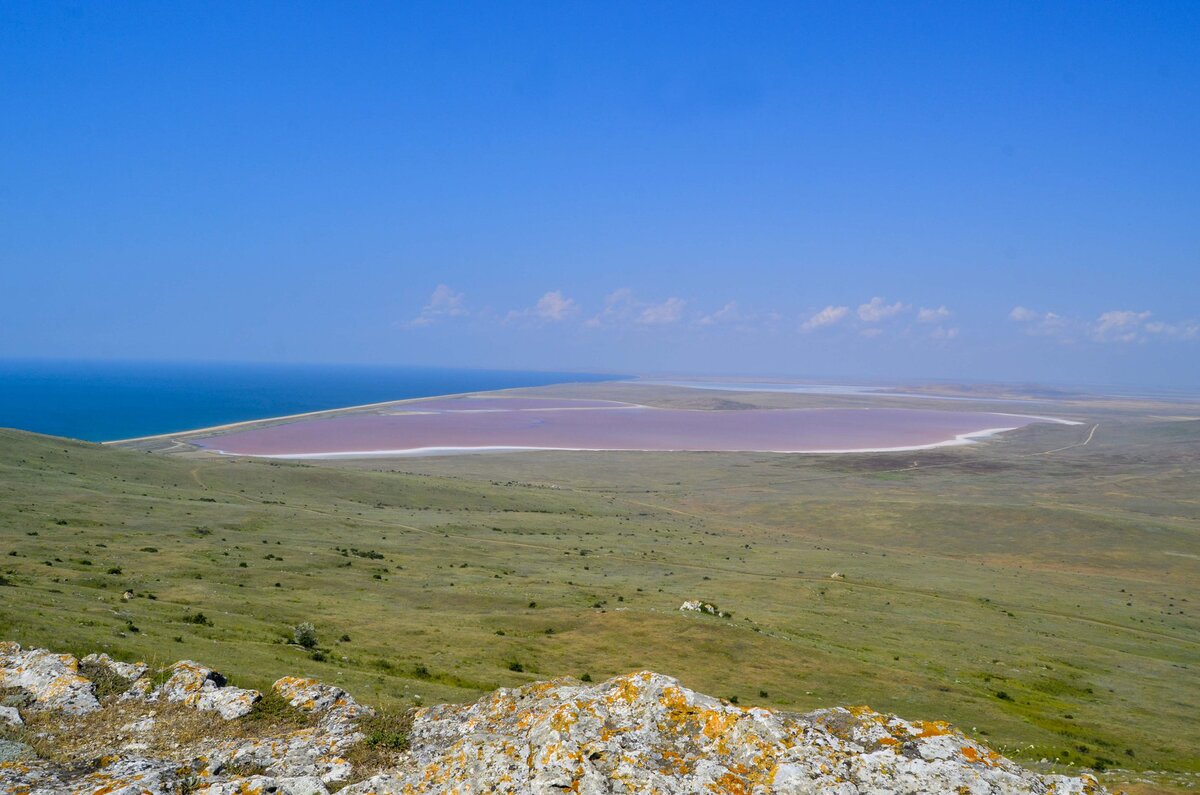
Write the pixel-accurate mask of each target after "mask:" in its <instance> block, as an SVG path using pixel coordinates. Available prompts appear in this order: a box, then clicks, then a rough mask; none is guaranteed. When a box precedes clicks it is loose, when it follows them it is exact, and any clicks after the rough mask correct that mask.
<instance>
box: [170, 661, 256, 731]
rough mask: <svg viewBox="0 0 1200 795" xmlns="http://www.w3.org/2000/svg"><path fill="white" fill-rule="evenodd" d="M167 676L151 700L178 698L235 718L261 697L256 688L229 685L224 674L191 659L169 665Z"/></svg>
mask: <svg viewBox="0 0 1200 795" xmlns="http://www.w3.org/2000/svg"><path fill="white" fill-rule="evenodd" d="M171 671H172V673H171V677H170V678H169V679H167V681H166V682H164V683H163V684H162V686H161V687H159V688H158V689H157V690H154V691H153V692H152V693H150V695H149V696H148V698H149V699H150V700H151V701H154V700H157V699H160V698H161V699H163V700H165V701H178V702H183V703H184V704H187V705H188V706H192V707H195V708H196V709H199V710H203V711H206V712H216V713H217V714H218V715H220V716H221V717H222V718H225V720H232V719H233V718H239V717H241V716H242V715H245V714H246V713H248V712H249V711H250V710H251V709H253V708H254V704H255V702H257V701H258V700H259V699H261V698H262V694H261V693H259V692H258V691H257V690H243V689H242V688H240V687H229V686H226V684H225V677H223V676H221V675H220V674H219V673H217V672H216V671H214V670H213V669H211V668H205V667H204V666H202V665H200V664H199V663H194V662H192V661H191V660H182V661H180V662H177V663H175V665H173V666H172V667H171Z"/></svg>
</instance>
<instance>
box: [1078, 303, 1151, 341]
mask: <svg viewBox="0 0 1200 795" xmlns="http://www.w3.org/2000/svg"><path fill="white" fill-rule="evenodd" d="M1149 319H1150V313H1149V312H1135V311H1133V310H1131V309H1114V310H1112V311H1109V312H1105V313H1104V314H1102V315H1101V316H1100V317H1099V318H1097V320H1096V322H1095V323H1094V324H1092V328H1091V335H1092V339H1094V340H1096V341H1098V342H1135V341H1137V340H1139V339H1142V337H1143V335H1142V325H1143V324H1144V323H1145V322H1146V321H1147V320H1149Z"/></svg>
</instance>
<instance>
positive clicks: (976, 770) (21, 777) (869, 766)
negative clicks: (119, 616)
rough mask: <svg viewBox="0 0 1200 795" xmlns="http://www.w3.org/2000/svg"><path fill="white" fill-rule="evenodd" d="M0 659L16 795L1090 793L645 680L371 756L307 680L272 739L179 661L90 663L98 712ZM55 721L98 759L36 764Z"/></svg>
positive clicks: (453, 709) (559, 693)
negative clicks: (101, 670) (105, 686)
mask: <svg viewBox="0 0 1200 795" xmlns="http://www.w3.org/2000/svg"><path fill="white" fill-rule="evenodd" d="M2 653H3V656H0V682H5V683H6V684H5V687H6V688H13V689H15V690H18V691H20V692H21V693H23V694H24V695H25V696H27V698H25V699H20V701H21V704H22V706H21V707H19V708H18V710H17V711H18V713H19V714H18V715H17V719H18V720H24V722H25V723H24V725H14V726H11V727H8V728H5V727H4V725H3V724H0V745H4V746H5V748H6V749H7V750H6V751H5V753H4V754H0V792H3V793H13V794H14V795H15V793H28V795H50V794H51V793H66V792H70V793H92V794H93V795H99V793H104V794H105V795H135V793H136V794H137V795H168V794H169V793H184V792H189V793H196V794H197V795H235V794H237V795H244V794H245V793H276V794H277V795H328V793H329V792H330V791H331V790H339V791H340V792H342V793H345V794H346V795H413V794H414V793H427V792H428V793H476V792H495V793H513V794H514V795H515V793H562V792H574V793H579V794H580V795H600V794H601V793H605V794H607V793H642V792H655V793H662V794H663V795H675V794H677V795H684V794H685V793H686V794H687V795H691V793H733V794H735V795H768V793H778V794H779V795H785V794H786V795H801V794H803V795H808V794H809V793H814V794H815V793H837V794H838V795H868V794H871V795H874V794H878V795H882V794H883V793H914V794H915V793H968V794H969V795H985V794H992V793H995V794H996V795H1000V794H1001V793H1003V794H1005V795H1008V794H1012V795H1018V794H1019V793H1039V795H1040V794H1046V795H1049V794H1050V793H1054V794H1056V795H1069V794H1073V795H1082V794H1084V793H1096V794H1097V795H1098V794H1099V793H1103V792H1104V790H1103V789H1102V788H1101V787H1100V785H1099V784H1098V783H1097V782H1096V780H1095V779H1093V778H1092V777H1090V776H1087V775H1084V776H1079V777H1067V776H1057V775H1044V774H1039V773H1035V772H1031V771H1029V770H1025V769H1023V768H1021V767H1020V766H1018V765H1016V764H1014V763H1013V762H1011V761H1009V760H1007V759H1005V758H1003V757H1001V756H1000V755H998V754H996V753H995V752H994V751H992V750H991V749H989V748H988V747H987V746H985V745H982V744H980V743H978V742H976V741H974V740H972V739H971V738H969V737H966V736H964V735H963V734H961V733H960V732H958V731H956V730H955V729H953V728H952V727H950V726H949V725H948V724H946V723H942V722H938V721H934V722H924V721H908V720H904V719H901V718H898V717H895V716H892V715H884V714H881V713H877V712H875V711H873V710H871V709H868V708H866V707H852V708H843V707H837V708H833V709H825V710H819V711H817V712H812V713H808V714H794V713H786V712H777V711H773V710H768V709H760V708H742V707H739V706H737V705H734V704H730V703H728V702H726V701H722V700H720V699H716V698H711V697H709V696H705V695H701V694H699V693H695V692H693V691H691V690H688V689H687V688H685V687H683V686H682V685H680V684H679V682H677V681H676V680H674V679H671V678H670V677H666V676H662V675H659V674H655V673H650V672H641V673H634V674H629V675H626V676H620V677H617V678H615V679H611V680H609V681H607V682H603V683H600V684H595V685H590V684H584V683H581V682H578V681H575V680H567V679H562V680H554V681H550V682H541V683H537V684H532V685H528V686H525V687H521V688H516V689H501V690H497V691H495V692H493V693H491V694H490V695H488V696H485V697H484V698H482V699H480V700H479V701H476V702H475V703H473V704H466V705H438V706H433V707H428V708H425V709H421V710H418V711H416V712H415V713H414V714H413V715H412V722H411V729H410V730H409V735H408V737H409V749H408V750H407V751H405V752H403V753H401V752H395V753H392V754H389V755H383V756H379V755H371V754H362V753H356V751H357V750H361V749H362V748H363V747H364V745H365V744H366V745H369V742H370V740H369V736H368V735H371V734H373V733H377V731H378V729H377V728H376V727H374V724H372V721H375V720H376V717H375V713H374V711H373V710H371V709H370V708H369V707H365V706H363V705H360V704H358V703H357V702H355V701H354V699H353V698H352V697H351V696H350V695H349V694H348V693H346V691H344V690H342V689H341V688H338V687H334V686H332V685H327V684H323V683H321V682H318V681H316V680H312V679H300V678H296V677H284V678H282V679H279V680H278V681H276V682H275V684H274V685H273V687H272V693H271V694H270V695H271V697H272V698H273V699H275V701H274V702H273V703H275V704H279V702H284V703H285V704H286V705H287V706H282V707H280V706H275V707H272V709H275V710H279V709H283V710H284V711H288V710H291V711H292V712H293V713H294V714H295V715H296V716H298V718H297V722H295V723H294V724H287V725H284V724H279V723H271V722H270V721H265V722H264V720H262V719H261V717H256V716H257V713H255V712H254V711H255V709H256V708H255V704H256V703H258V702H259V701H260V699H261V695H260V694H259V693H258V692H257V691H252V690H242V689H240V688H235V687H231V686H229V685H228V684H227V683H226V682H225V680H224V678H223V677H221V676H220V674H217V673H216V672H214V671H212V670H211V669H209V668H205V667H203V666H201V665H198V664H197V663H194V662H190V661H184V662H180V663H177V664H176V665H174V666H172V667H171V668H170V669H168V670H167V671H166V672H164V674H167V678H166V680H165V682H164V683H163V684H161V685H159V686H157V687H152V686H150V685H151V679H150V677H148V676H147V673H148V671H147V669H146V668H145V667H144V666H141V665H140V664H139V665H132V666H129V667H127V668H126V667H124V666H126V665H128V664H126V663H117V662H116V661H112V660H109V659H101V658H99V657H93V656H89V657H88V658H87V660H88V663H89V664H99V665H103V666H105V667H106V668H108V669H109V670H112V671H114V672H116V673H118V674H120V675H124V674H121V672H122V671H125V672H127V673H128V674H129V677H127V678H129V679H131V681H132V686H131V687H130V688H129V690H128V691H126V692H125V693H124V694H122V695H112V696H109V697H107V698H106V699H105V700H104V702H103V703H100V702H99V701H97V700H96V698H95V693H94V689H90V685H91V683H90V682H88V681H87V680H86V678H84V677H82V676H80V674H79V673H78V670H79V666H78V664H77V663H76V662H75V660H74V658H72V657H70V656H69V655H52V654H50V653H49V652H45V651H42V650H37V649H34V650H30V651H22V650H21V649H20V647H17V646H16V645H15V644H5V645H4V646H3V647H2ZM84 670H85V671H86V670H91V669H90V668H89V666H87V665H85V666H84ZM79 679H82V680H83V681H82V682H79V681H77V680H79ZM55 682H58V683H59V684H54V683H55ZM64 694H70V695H69V696H66V695H64ZM84 694H86V695H88V696H90V697H91V699H92V702H95V704H94V706H92V705H91V703H90V702H88V701H87V699H86V698H84V697H83V695H84ZM81 707H86V709H82V710H81ZM97 710H101V712H100V713H99V714H97V715H94V716H93V715H88V714H81V713H86V712H88V711H90V712H96V711H97ZM251 713H254V714H251ZM188 714H191V715H195V716H204V715H206V716H207V717H204V718H203V719H204V720H208V721H216V723H215V724H213V725H212V736H209V737H204V736H202V737H199V738H197V737H195V736H192V735H194V733H195V726H194V725H193V724H194V721H193V719H190V718H187V715H188ZM55 721H60V722H61V723H62V725H61V726H60V727H59V731H60V736H62V737H70V738H72V740H73V741H76V742H81V743H82V744H83V745H81V747H86V748H87V756H86V757H79V758H76V757H78V754H75V756H74V757H72V759H73V760H74V761H75V762H86V761H87V760H88V759H95V760H97V761H95V762H94V763H92V764H90V765H89V764H84V765H80V764H72V763H68V762H65V761H64V760H63V759H62V758H59V757H61V756H62V754H59V757H56V756H55V754H54V753H50V752H46V750H45V749H39V747H38V743H39V740H41V741H44V740H45V738H46V737H48V736H50V735H51V734H53V732H54V731H55V723H54V722H55ZM89 721H90V722H89ZM117 724H120V725H119V726H118V725H117ZM176 724H180V725H183V724H187V725H188V726H190V727H191V728H189V729H188V731H189V732H191V734H187V733H184V732H182V731H177V726H176ZM264 726H265V727H266V728H265V729H264V728H263V727H264ZM35 727H37V728H35ZM102 727H106V728H104V729H103V730H104V731H108V732H109V734H106V735H104V737H102V738H98V739H97V741H96V743H94V744H92V745H87V743H86V740H87V739H88V738H86V737H80V736H79V735H80V733H86V732H87V731H94V732H100V731H101V729H102ZM5 732H7V734H5ZM22 732H25V734H22ZM30 732H32V734H30ZM39 753H41V754H42V756H40V757H39V756H38V754H39ZM351 760H354V761H351ZM381 760H382V761H381ZM356 766H357V767H356Z"/></svg>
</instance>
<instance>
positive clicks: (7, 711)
mask: <svg viewBox="0 0 1200 795" xmlns="http://www.w3.org/2000/svg"><path fill="white" fill-rule="evenodd" d="M24 722H25V721H23V720H21V712H20V711H19V710H18V709H17V708H16V707H0V723H6V724H8V725H9V726H20V725H21V724H22V723H24Z"/></svg>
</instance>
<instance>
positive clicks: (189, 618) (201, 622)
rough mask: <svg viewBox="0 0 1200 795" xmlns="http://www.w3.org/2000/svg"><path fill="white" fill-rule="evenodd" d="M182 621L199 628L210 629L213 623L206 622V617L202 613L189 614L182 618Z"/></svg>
mask: <svg viewBox="0 0 1200 795" xmlns="http://www.w3.org/2000/svg"><path fill="white" fill-rule="evenodd" d="M183 620H184V621H185V622H186V623H188V624H196V625H197V626H201V627H211V626H212V625H213V623H212V622H211V621H209V620H208V616H206V615H204V614H203V613H196V614H194V615H192V614H189V615H185V616H184V617H183Z"/></svg>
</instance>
